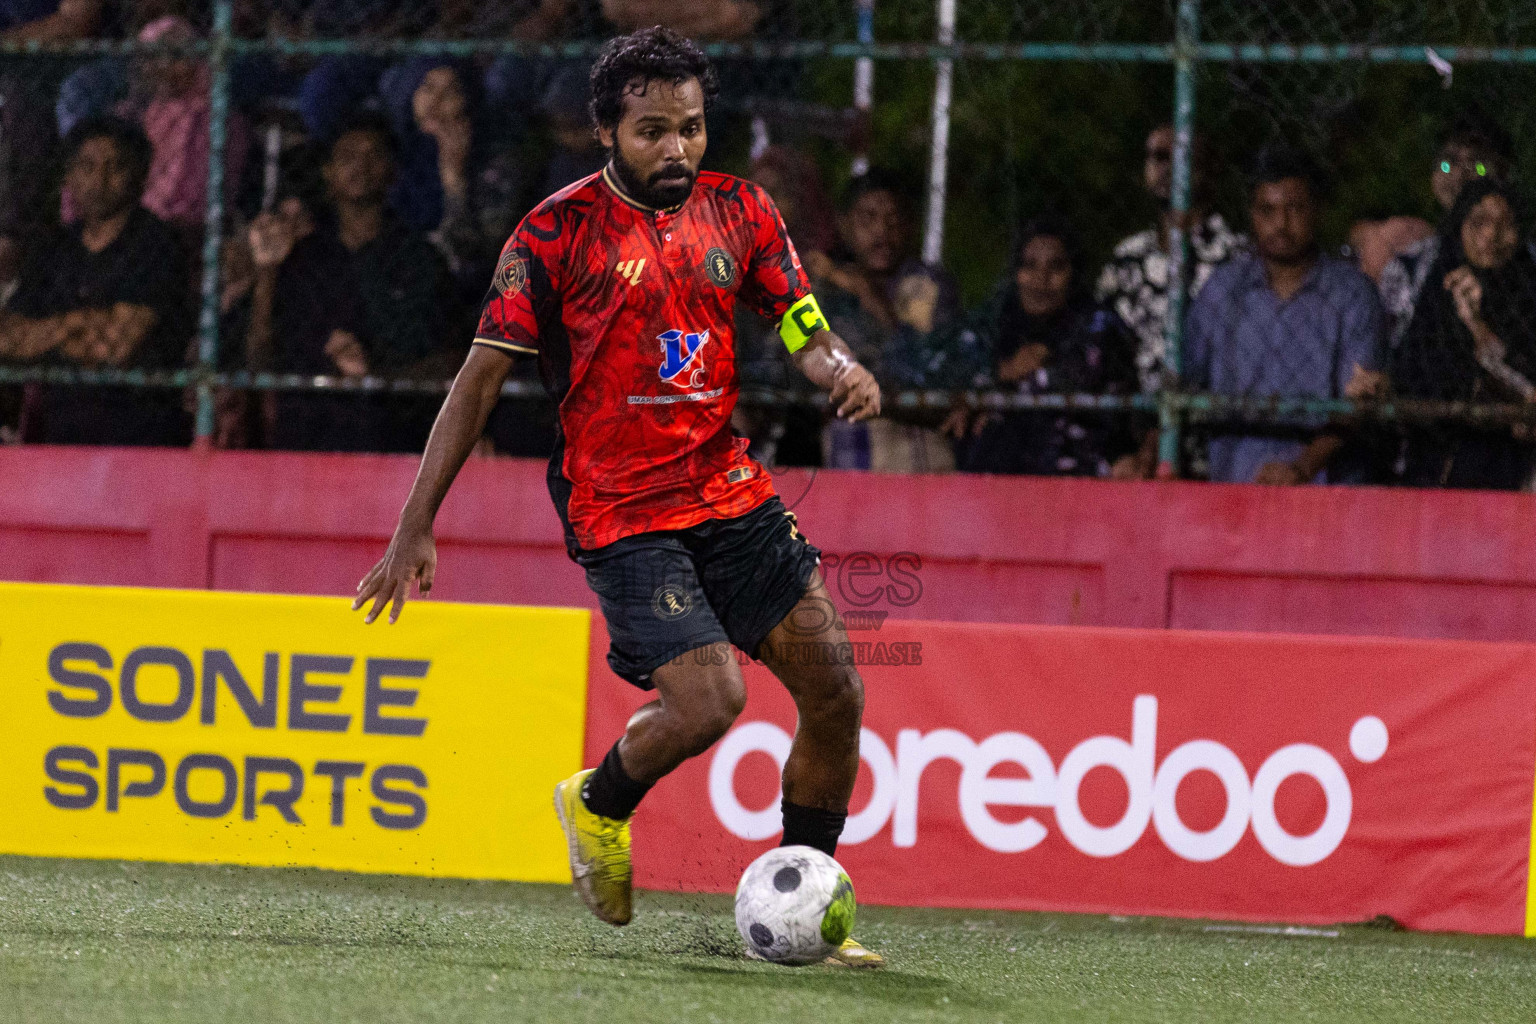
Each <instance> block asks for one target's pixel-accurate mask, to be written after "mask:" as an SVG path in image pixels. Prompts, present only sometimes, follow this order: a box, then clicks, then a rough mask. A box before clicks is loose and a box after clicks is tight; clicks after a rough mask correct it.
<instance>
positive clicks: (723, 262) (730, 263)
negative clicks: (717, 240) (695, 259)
mask: <svg viewBox="0 0 1536 1024" xmlns="http://www.w3.org/2000/svg"><path fill="white" fill-rule="evenodd" d="M704 273H706V274H708V275H709V279H710V280H711V281H713V282H714V284H715V287H716V288H729V287H730V286H731V282H732V281H734V280H736V261H735V260H733V259H731V254H730V253H728V252H726V251H725V250H724V249H721V248H718V247H717V248H714V249H711V250H709V252H707V253H705V254H704Z"/></svg>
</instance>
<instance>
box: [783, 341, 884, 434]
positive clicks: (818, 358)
mask: <svg viewBox="0 0 1536 1024" xmlns="http://www.w3.org/2000/svg"><path fill="white" fill-rule="evenodd" d="M794 360H795V365H796V366H797V367H799V368H800V372H801V373H803V374H805V376H806V378H807V379H808V380H809V381H810V382H811V383H812V384H815V385H816V386H817V387H819V388H821V389H822V390H823V391H830V392H831V396H830V398H831V402H832V408H834V409H836V410H837V415H838V417H839V418H840V419H846V420H850V421H852V422H855V423H857V422H858V421H859V420H868V419H873V418H874V417H876V416H879V415H880V385H879V384H877V383H876V382H875V375H874V374H872V373H870V372H869V371H868V370H867V369H865V368H864V366H863V365H862V364H861V363H860V362H859V361H858V360H857V359H855V358H854V357H853V353H852V352H851V351H849V349H848V345H847V343H846V342H844V341H843V339H842V338H839V337H838V336H837V335H836V334H833V333H832V331H830V330H820V331H817V332H816V333H814V334H812V335H811V336H810V338H809V340H807V341H806V343H805V344H804V345H802V346H801V347H800V349H799V350H798V351H796V352H795V354H794Z"/></svg>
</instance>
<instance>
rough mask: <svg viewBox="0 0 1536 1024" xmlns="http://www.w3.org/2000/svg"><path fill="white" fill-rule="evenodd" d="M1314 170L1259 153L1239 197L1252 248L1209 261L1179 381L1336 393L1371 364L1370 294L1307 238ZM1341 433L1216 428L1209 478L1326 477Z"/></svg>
mask: <svg viewBox="0 0 1536 1024" xmlns="http://www.w3.org/2000/svg"><path fill="white" fill-rule="evenodd" d="M1319 190H1320V176H1319V174H1318V172H1317V171H1316V169H1315V167H1314V166H1313V165H1312V164H1311V162H1310V161H1308V160H1306V159H1305V158H1303V157H1301V156H1300V155H1299V154H1296V153H1294V152H1291V151H1289V150H1285V149H1281V148H1278V147H1275V148H1271V149H1269V150H1267V151H1266V152H1265V153H1264V154H1262V155H1261V157H1260V159H1259V161H1258V165H1257V168H1256V171H1255V174H1254V176H1253V182H1252V194H1251V200H1250V205H1249V217H1250V221H1251V223H1250V227H1251V231H1252V237H1253V244H1254V250H1255V251H1254V253H1253V254H1252V255H1245V256H1240V257H1238V258H1237V259H1234V260H1232V261H1231V262H1230V263H1228V264H1226V265H1225V266H1223V267H1221V268H1220V269H1218V270H1217V271H1216V272H1215V273H1214V274H1212V275H1211V278H1210V280H1209V281H1208V282H1206V286H1205V288H1204V290H1202V291H1201V293H1200V295H1199V297H1198V298H1197V299H1196V300H1195V302H1194V305H1193V306H1192V307H1191V309H1190V314H1189V323H1188V330H1187V331H1186V335H1185V340H1186V353H1185V360H1186V361H1185V366H1186V368H1187V372H1186V374H1185V380H1186V383H1187V384H1188V385H1189V386H1190V387H1192V388H1194V389H1196V390H1209V391H1211V392H1214V393H1215V394H1218V395H1227V396H1231V397H1236V398H1273V397H1284V398H1344V397H1348V396H1351V395H1353V394H1355V393H1356V392H1357V390H1358V388H1359V387H1360V381H1361V379H1362V378H1364V377H1365V376H1366V375H1368V374H1371V373H1373V372H1374V371H1375V370H1376V368H1377V362H1378V357H1379V347H1380V335H1381V325H1382V314H1381V304H1380V302H1379V301H1378V299H1377V297H1376V290H1375V288H1373V287H1372V285H1371V282H1370V279H1369V278H1367V277H1366V276H1365V275H1364V274H1362V273H1361V272H1360V271H1359V270H1358V269H1356V268H1355V267H1354V266H1353V265H1351V264H1350V263H1347V262H1345V261H1343V260H1340V259H1335V258H1332V257H1328V256H1324V255H1321V254H1320V253H1319V251H1318V245H1317V215H1318V194H1319ZM1342 444H1343V441H1342V438H1341V437H1340V435H1339V433H1338V432H1336V431H1330V430H1328V429H1325V428H1324V427H1323V426H1322V421H1320V420H1318V419H1316V418H1300V419H1295V420H1292V421H1291V423H1290V425H1288V426H1287V425H1281V424H1275V425H1273V426H1270V427H1267V428H1261V427H1255V426H1247V425H1244V426H1232V427H1226V428H1222V427H1220V426H1218V427H1217V428H1216V432H1215V433H1213V436H1212V437H1211V440H1210V477H1211V479H1212V480H1215V481H1221V482H1227V483H1246V482H1250V481H1252V482H1256V483H1267V484H1294V483H1305V482H1307V481H1312V480H1317V481H1321V480H1324V479H1326V478H1327V470H1328V468H1329V463H1330V461H1332V460H1333V459H1334V457H1335V456H1336V455H1337V454H1338V452H1339V449H1340V447H1341V446H1342Z"/></svg>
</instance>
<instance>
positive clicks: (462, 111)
mask: <svg viewBox="0 0 1536 1024" xmlns="http://www.w3.org/2000/svg"><path fill="white" fill-rule="evenodd" d="M474 81H475V79H474V77H473V75H472V73H471V71H470V70H469V69H468V68H466V67H464V66H463V65H461V64H459V63H457V62H455V61H452V60H447V59H444V58H441V57H416V58H412V59H411V60H407V61H404V62H403V63H400V64H396V65H395V66H393V67H391V68H390V69H389V70H387V71H385V72H384V74H383V76H382V77H381V78H380V80H379V94H380V97H381V99H382V100H383V105H384V110H385V113H386V114H387V115H388V116H389V119H390V122H391V124H393V126H394V129H395V135H396V137H397V138H398V139H399V140H400V164H399V169H398V172H397V174H396V176H395V184H394V187H393V189H392V190H391V193H390V205H391V206H392V207H393V208H394V210H395V212H396V213H397V214H399V216H400V219H401V220H402V221H404V222H405V223H406V225H407V226H409V227H411V228H415V229H417V230H419V231H425V232H427V233H429V234H430V235H431V236H432V239H433V241H434V243H435V244H436V245H437V247H438V248H439V249H440V250H442V252H443V255H444V256H445V257H446V258H447V259H448V264H449V267H450V268H451V269H452V270H453V273H454V275H455V276H456V277H457V278H458V279H459V280H460V281H463V282H465V283H466V285H471V286H472V287H473V288H474V289H476V297H477V298H478V297H479V292H481V291H483V290H484V286H485V282H486V281H487V280H489V279H490V276H491V273H492V271H493V270H494V269H495V266H496V258H497V255H498V254H499V252H500V250H501V246H502V243H504V242H505V241H506V239H507V236H508V235H510V234H511V233H512V229H513V228H514V227H516V217H517V216H518V215H519V213H520V212H521V211H520V210H519V209H518V206H519V199H520V197H521V193H522V192H523V186H524V177H523V175H522V174H521V173H520V172H519V165H518V163H517V161H516V159H515V157H514V154H513V153H512V151H511V149H510V147H507V146H502V145H499V144H498V143H497V141H496V140H495V139H494V138H493V134H494V133H492V132H490V131H489V130H487V128H486V125H485V124H484V123H483V122H481V121H480V120H479V119H478V118H477V117H476V116H475V115H476V110H475V106H476V105H475V103H474V99H475V97H474V96H473V94H472V92H471V88H470V85H471V83H472V82H474Z"/></svg>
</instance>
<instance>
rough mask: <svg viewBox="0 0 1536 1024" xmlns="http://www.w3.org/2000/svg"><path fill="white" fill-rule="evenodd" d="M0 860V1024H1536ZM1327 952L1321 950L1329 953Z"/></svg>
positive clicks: (702, 903) (1260, 972)
mask: <svg viewBox="0 0 1536 1024" xmlns="http://www.w3.org/2000/svg"><path fill="white" fill-rule="evenodd" d="M636 911H637V912H636V917H635V922H634V923H633V924H632V925H631V926H630V927H628V928H626V929H622V930H621V929H615V928H609V927H607V926H605V925H602V924H599V923H597V922H596V921H594V920H592V919H591V918H589V917H588V916H587V914H586V912H585V911H584V910H583V909H582V908H581V906H580V905H579V904H578V903H577V901H576V898H575V896H573V895H572V894H571V893H570V892H569V891H568V890H567V889H565V888H563V887H555V886H538V885H512V884H501V883H485V882H453V881H430V880H422V879H405V878H392V877H382V876H361V875H346V874H336V873H331V872H322V871H286V870H262V869H252V868H229V867H186V866H177V865H160V864H125V863H117V862H92V861H51V860H36V859H30V858H21V857H0V1020H3V1021H25V1022H29V1024H31V1022H38V1024H42V1022H48V1024H55V1022H57V1024H65V1022H74V1021H79V1022H88V1024H111V1022H116V1021H195V1022H197V1024H210V1022H240V1024H244V1022H256V1021H306V1022H309V1021H313V1022H322V1024H341V1022H348V1021H359V1022H369V1024H372V1022H386V1021H412V1022H423V1024H429V1022H438V1021H496V1022H509V1024H512V1022H515V1024H524V1022H544V1021H551V1022H553V1021H559V1022H581V1021H593V1022H601V1024H631V1022H639V1021H719V1022H732V1024H734V1022H750V1024H767V1022H774V1021H788V1022H794V1024H823V1022H832V1021H861V1022H862V1021H867V1022H871V1024H885V1022H888V1021H966V1022H972V1021H977V1022H980V1021H1008V1022H1019V1021H1085V1022H1095V1024H1098V1022H1114V1024H1133V1022H1141V1021H1180V1022H1201V1024H1205V1022H1214V1021H1243V1022H1258V1021H1276V1022H1279V1021H1284V1022H1287V1024H1291V1022H1296V1021H1347V1022H1354V1021H1382V1022H1392V1024H1403V1022H1410V1021H1411V1022H1422V1021H1478V1022H1506V1021H1507V1022H1511V1024H1514V1022H1530V1021H1536V946H1533V945H1531V944H1528V943H1527V942H1526V941H1525V940H1522V939H1513V938H1510V939H1502V938H1501V939H1493V938H1474V937H1467V936H1434V935H1412V934H1407V933H1403V932H1394V931H1386V930H1378V929H1373V928H1367V927H1349V928H1339V929H1300V930H1293V933H1291V934H1285V933H1284V932H1283V931H1280V933H1278V934H1276V933H1271V934H1265V933H1263V932H1259V931H1256V930H1251V929H1241V930H1240V926H1225V925H1217V924H1212V923H1209V922H1198V921H1162V920H1154V919H1149V918H1130V919H1126V918H1104V917H1086V916H1069V915H1059V914H1004V913H983V912H976V911H929V910H894V909H888V908H883V907H863V908H860V911H859V927H858V929H857V934H858V935H859V936H860V937H861V938H862V939H863V940H865V941H866V942H868V943H870V944H871V945H873V946H875V947H877V948H878V949H880V950H881V951H882V952H884V953H885V954H886V956H887V957H888V958H889V959H890V967H889V968H888V969H886V970H884V971H851V970H847V969H838V968H832V967H810V968H782V967H775V966H772V965H768V964H762V963H754V962H750V961H748V960H746V959H744V958H743V957H742V955H741V945H740V942H739V940H738V939H737V936H736V931H735V927H734V925H733V923H732V920H731V916H730V904H729V901H728V900H727V899H725V898H724V897H717V896H706V897H693V896H678V895H665V894H658V893H641V894H639V896H638V898H637V908H636ZM1329 933H1332V934H1329Z"/></svg>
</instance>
